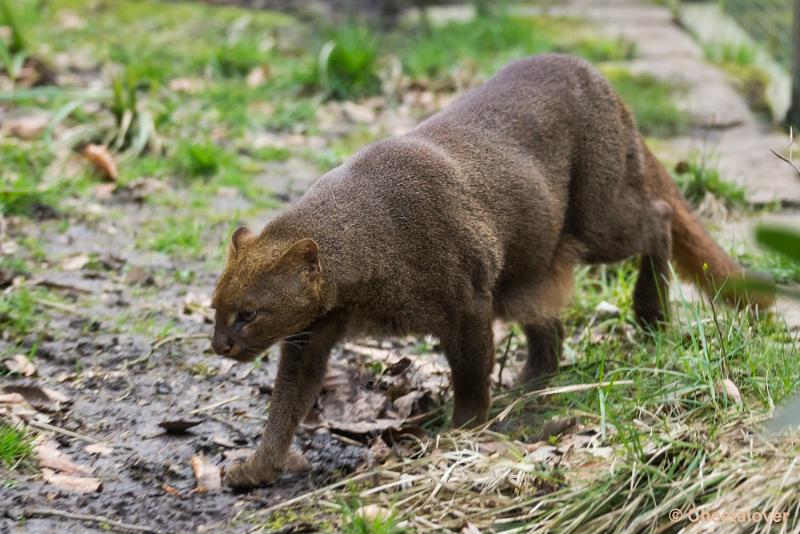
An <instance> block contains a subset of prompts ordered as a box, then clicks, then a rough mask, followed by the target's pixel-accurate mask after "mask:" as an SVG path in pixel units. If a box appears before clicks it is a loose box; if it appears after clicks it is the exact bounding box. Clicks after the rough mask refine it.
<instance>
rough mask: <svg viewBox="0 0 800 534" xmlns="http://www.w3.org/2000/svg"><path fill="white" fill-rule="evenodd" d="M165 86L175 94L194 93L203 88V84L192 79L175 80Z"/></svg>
mask: <svg viewBox="0 0 800 534" xmlns="http://www.w3.org/2000/svg"><path fill="white" fill-rule="evenodd" d="M167 86H168V87H169V90H170V91H175V92H176V93H196V92H197V91H199V90H201V89H202V88H203V82H202V80H198V79H193V78H175V79H174V80H170V81H169V84H168V85H167Z"/></svg>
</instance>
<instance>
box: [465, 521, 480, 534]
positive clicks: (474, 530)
mask: <svg viewBox="0 0 800 534" xmlns="http://www.w3.org/2000/svg"><path fill="white" fill-rule="evenodd" d="M461 534H481V529H479V528H478V527H476V526H475V525H473V524H472V523H470V522H469V521H467V522H466V523H464V526H462V527H461Z"/></svg>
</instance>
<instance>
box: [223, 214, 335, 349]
mask: <svg viewBox="0 0 800 534" xmlns="http://www.w3.org/2000/svg"><path fill="white" fill-rule="evenodd" d="M323 284H324V280H323V273H322V266H321V263H320V251H319V246H318V245H317V243H316V242H315V241H314V240H313V239H301V240H299V241H297V242H295V243H291V244H288V245H284V246H281V245H279V244H276V243H273V242H271V241H270V239H269V236H268V235H265V234H262V235H260V236H256V235H255V234H254V233H253V232H251V231H250V230H249V229H248V228H246V227H242V228H239V229H238V230H236V231H235V232H234V233H233V237H232V238H231V242H230V245H229V247H228V261H227V264H226V265H225V269H224V270H223V272H222V274H221V275H220V277H219V281H218V282H217V287H216V289H215V291H214V297H213V299H212V303H211V307H212V308H214V310H215V311H216V315H215V327H214V338H213V341H212V346H213V348H214V352H216V353H217V354H219V355H221V356H227V357H229V358H233V359H235V360H239V361H250V360H252V359H254V358H255V357H257V356H258V355H259V354H261V353H262V352H264V351H265V350H266V349H267V348H269V347H270V346H271V345H273V344H274V343H276V342H278V341H280V340H282V339H284V338H286V337H288V336H291V335H294V334H297V333H299V332H301V331H303V330H304V329H305V328H306V327H308V326H309V325H310V324H311V323H312V322H313V321H314V319H316V318H317V317H318V316H319V314H320V313H321V310H322V309H323Z"/></svg>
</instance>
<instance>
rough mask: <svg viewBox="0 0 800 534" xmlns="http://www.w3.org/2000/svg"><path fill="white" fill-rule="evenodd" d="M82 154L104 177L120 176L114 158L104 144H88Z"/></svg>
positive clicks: (113, 178)
mask: <svg viewBox="0 0 800 534" xmlns="http://www.w3.org/2000/svg"><path fill="white" fill-rule="evenodd" d="M82 154H83V157H84V158H86V159H87V161H89V163H91V164H92V165H94V168H95V169H96V170H97V171H98V172H99V173H100V174H101V175H102V176H103V177H104V178H106V179H108V180H116V179H117V177H118V176H119V171H117V164H116V163H115V162H114V158H113V157H112V156H111V153H110V152H109V151H108V149H107V148H106V147H104V146H103V145H91V144H90V145H86V146H85V147H84V148H83V152H82Z"/></svg>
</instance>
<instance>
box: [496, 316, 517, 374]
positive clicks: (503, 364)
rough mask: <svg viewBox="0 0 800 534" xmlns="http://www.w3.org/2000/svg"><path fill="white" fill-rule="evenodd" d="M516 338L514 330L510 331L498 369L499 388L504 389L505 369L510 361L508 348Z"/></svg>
mask: <svg viewBox="0 0 800 534" xmlns="http://www.w3.org/2000/svg"><path fill="white" fill-rule="evenodd" d="M513 339H514V331H513V330H512V331H511V332H509V333H508V342H506V348H505V350H504V351H503V355H502V356H501V357H500V370H498V371H497V389H503V371H505V369H506V362H507V361H508V350H509V349H510V348H511V341H512V340H513Z"/></svg>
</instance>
